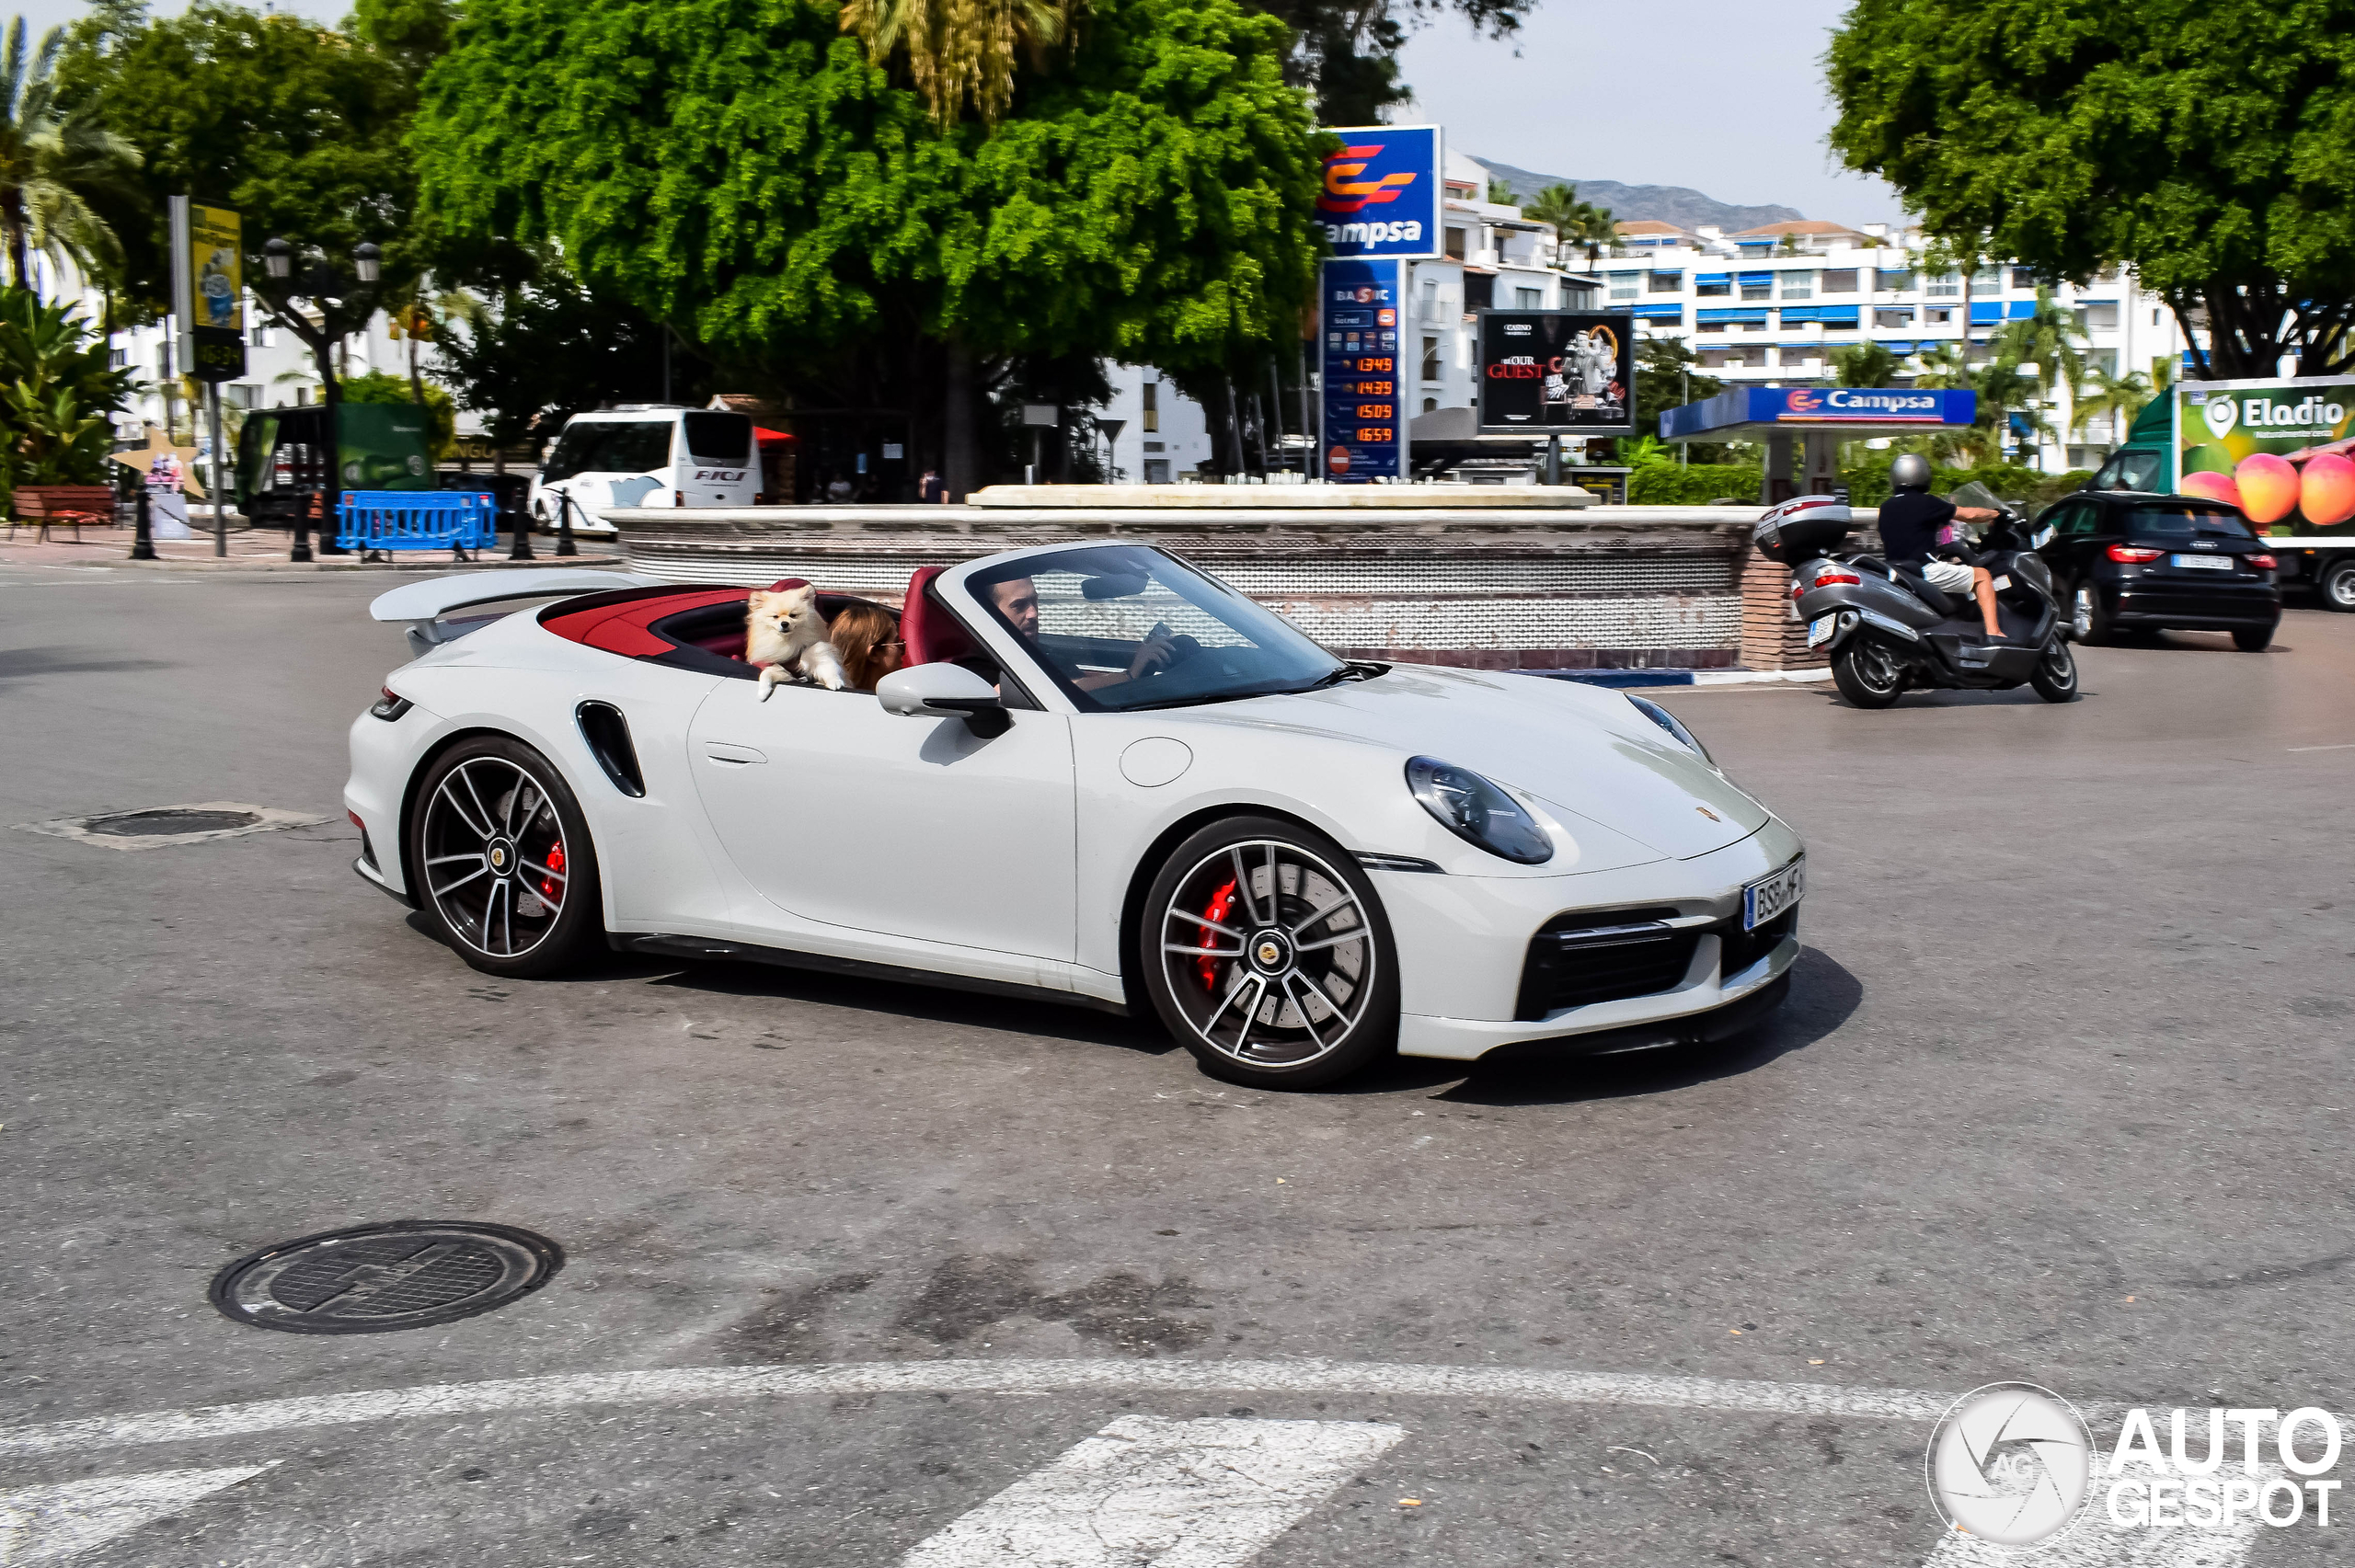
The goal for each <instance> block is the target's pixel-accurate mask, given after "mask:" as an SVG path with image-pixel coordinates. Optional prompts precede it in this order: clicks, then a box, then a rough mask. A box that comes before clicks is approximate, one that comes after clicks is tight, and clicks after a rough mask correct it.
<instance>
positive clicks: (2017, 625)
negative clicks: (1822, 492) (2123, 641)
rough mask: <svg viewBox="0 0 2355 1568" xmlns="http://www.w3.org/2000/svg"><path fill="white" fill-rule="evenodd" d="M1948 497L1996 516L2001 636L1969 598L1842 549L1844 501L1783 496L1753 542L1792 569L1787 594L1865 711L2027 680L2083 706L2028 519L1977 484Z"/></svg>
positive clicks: (1988, 555)
mask: <svg viewBox="0 0 2355 1568" xmlns="http://www.w3.org/2000/svg"><path fill="white" fill-rule="evenodd" d="M1952 499H1953V500H1954V502H1955V504H1956V505H1958V506H1963V507H1984V508H1987V509H1991V510H1993V511H1994V512H1996V513H1997V517H1996V520H1995V521H1993V522H1992V523H1990V524H1988V525H1987V528H1986V532H1984V533H1983V534H1982V536H1981V539H1980V541H1979V543H1978V544H1977V545H1976V547H1975V548H1976V550H1977V553H1978V555H1979V558H1980V564H1981V565H1982V566H1984V567H1987V569H1988V570H1989V571H1990V572H1992V573H1993V575H1994V578H1995V608H1996V624H1998V625H2000V626H2002V627H2003V629H2004V640H2003V641H2001V642H1997V643H1991V642H1989V641H1988V640H1987V635H1986V627H1985V624H1983V623H1982V620H1981V618H1980V614H1979V606H1978V605H1977V604H1976V603H1974V602H1972V601H1970V600H1968V599H1964V600H1959V601H1958V600H1957V599H1956V598H1954V597H1953V596H1951V595H1949V594H1946V593H1942V592H1940V591H1939V590H1938V589H1935V588H1932V587H1931V586H1930V585H1929V583H1928V582H1927V581H1925V580H1924V578H1922V577H1921V576H1920V575H1919V574H1918V573H1915V572H1912V571H1909V570H1907V569H1906V568H1904V567H1892V566H1890V564H1889V563H1887V562H1885V561H1883V560H1881V559H1880V558H1879V557H1878V556H1877V555H1834V554H1833V553H1832V552H1833V551H1834V550H1835V549H1836V548H1837V547H1838V546H1839V544H1841V543H1842V542H1843V541H1844V540H1845V539H1846V538H1847V537H1848V535H1849V534H1850V533H1851V532H1854V530H1855V520H1854V517H1853V516H1852V514H1851V513H1850V511H1849V509H1848V503H1847V502H1845V501H1844V500H1841V499H1839V498H1836V497H1832V496H1801V497H1798V498H1796V499H1794V500H1789V501H1786V502H1784V503H1783V504H1782V505H1781V506H1778V507H1776V508H1775V509H1773V510H1771V511H1769V512H1768V513H1767V514H1766V515H1765V516H1764V517H1763V518H1761V519H1759V521H1758V526H1757V528H1756V529H1755V531H1754V532H1753V535H1752V537H1753V538H1754V539H1755V541H1756V543H1757V545H1758V548H1759V550H1760V552H1761V553H1762V554H1763V555H1765V556H1766V558H1767V559H1768V560H1770V561H1778V562H1781V563H1782V564H1783V565H1785V566H1787V567H1790V568H1791V598H1792V599H1793V600H1794V601H1797V603H1798V616H1799V617H1800V618H1801V619H1803V620H1805V621H1806V622H1807V623H1808V634H1807V641H1808V646H1809V647H1821V648H1824V649H1825V650H1827V651H1828V652H1829V654H1830V655H1831V658H1832V681H1834V682H1835V683H1837V684H1838V686H1839V688H1840V694H1841V695H1842V696H1844V697H1845V698H1847V699H1848V701H1849V702H1851V703H1853V704H1855V705H1856V706H1857V707H1860V708H1885V707H1887V706H1889V705H1890V704H1891V703H1894V702H1895V701H1897V699H1898V698H1899V697H1901V696H1902V695H1903V694H1904V693H1905V692H1907V691H1908V690H1912V689H1917V688H1918V689H1925V690H1943V691H1995V692H2002V691H2009V690H2010V689H2011V688H2013V687H2015V686H2020V685H2028V686H2032V687H2034V688H2035V689H2036V694H2037V695H2038V696H2039V697H2042V698H2043V699H2044V700H2045V701H2046V702H2048V703H2067V702H2074V701H2075V700H2076V695H2077V661H2076V659H2075V658H2074V657H2073V656H2072V655H2071V653H2070V651H2069V626H2068V624H2067V622H2065V621H2064V620H2063V619H2062V615H2061V606H2060V603H2059V601H2058V600H2056V599H2055V598H2054V596H2053V592H2052V573H2051V570H2050V569H2049V568H2048V567H2046V566H2045V564H2044V561H2043V558H2042V557H2041V556H2039V555H2037V554H2036V552H2035V549H2034V541H2031V540H2029V539H2028V537H2027V534H2028V523H2027V521H2026V520H2025V519H2024V518H2023V517H2022V516H2021V515H2020V513H2019V512H2018V511H2017V510H2016V509H2014V508H2012V507H2010V506H2008V505H2006V504H2005V503H2004V502H2002V501H1999V500H1997V499H1996V498H1994V497H1993V496H1992V495H1990V494H1988V493H1987V491H1986V489H1985V487H1984V486H1981V485H1979V484H1977V483H1975V482H1974V483H1972V484H1970V485H1966V486H1963V487H1962V488H1961V489H1959V490H1958V491H1956V492H1955V494H1954V496H1953V498H1952Z"/></svg>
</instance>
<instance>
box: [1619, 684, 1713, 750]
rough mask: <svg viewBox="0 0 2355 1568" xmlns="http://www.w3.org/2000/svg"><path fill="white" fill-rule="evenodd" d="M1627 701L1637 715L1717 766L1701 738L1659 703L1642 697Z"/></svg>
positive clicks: (1631, 698)
mask: <svg viewBox="0 0 2355 1568" xmlns="http://www.w3.org/2000/svg"><path fill="white" fill-rule="evenodd" d="M1621 695H1623V696H1625V695H1626V693H1625V692H1622V693H1621ZM1627 701H1629V702H1630V703H1632V704H1635V707H1636V711H1637V713H1639V714H1641V715H1644V716H1645V717H1646V718H1648V719H1649V720H1651V721H1652V722H1653V723H1654V724H1656V725H1658V726H1660V727H1661V728H1662V729H1664V730H1666V731H1668V732H1669V733H1670V734H1671V735H1673V736H1674V737H1676V740H1677V744H1679V745H1681V746H1683V747H1684V748H1685V749H1686V750H1689V751H1691V752H1692V753H1693V754H1694V756H1696V757H1698V758H1700V759H1701V761H1704V762H1706V763H1708V764H1709V766H1711V767H1713V768H1714V767H1716V766H1717V759H1716V758H1715V757H1712V756H1710V755H1709V749H1708V748H1707V747H1706V746H1704V745H1702V744H1701V738H1700V737H1699V736H1697V735H1695V734H1694V733H1693V732H1692V731H1691V730H1689V729H1687V728H1685V727H1684V721H1683V720H1682V719H1680V718H1678V717H1677V716H1676V715H1674V714H1672V713H1670V712H1669V711H1668V710H1667V709H1666V708H1664V707H1661V706H1660V704H1658V703H1653V702H1647V701H1645V700H1644V699H1643V698H1641V697H1628V698H1627Z"/></svg>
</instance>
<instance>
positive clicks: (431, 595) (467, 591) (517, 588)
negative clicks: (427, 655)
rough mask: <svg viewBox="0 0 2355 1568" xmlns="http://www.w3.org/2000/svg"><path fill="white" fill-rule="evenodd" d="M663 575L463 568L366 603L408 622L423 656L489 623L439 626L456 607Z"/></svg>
mask: <svg viewBox="0 0 2355 1568" xmlns="http://www.w3.org/2000/svg"><path fill="white" fill-rule="evenodd" d="M663 580H665V579H663V578H649V577H641V576H638V574H636V573H634V572H602V571H592V570H591V569H589V568H587V567H536V568H534V569H533V570H530V571H521V572H509V571H494V572H459V573H455V574H454V575H453V576H450V577H445V578H427V579H426V580H425V581H423V582H410V583H403V584H402V585H401V586H400V587H398V588H396V589H393V590H392V591H391V592H389V593H380V594H378V595H377V596H376V597H375V598H374V599H373V600H371V601H369V604H368V614H369V618H370V619H372V620H376V621H405V622H407V623H408V646H409V648H410V650H411V651H412V652H414V653H418V654H420V655H421V654H423V653H424V652H425V651H426V650H427V649H428V648H431V647H434V646H435V645H437V644H440V643H447V642H455V641H456V640H457V639H458V638H460V637H462V636H465V635H466V633H468V632H471V631H475V630H477V628H478V626H479V625H481V624H487V622H477V623H468V624H463V625H457V626H444V625H441V624H437V623H438V622H439V621H440V619H441V618H442V616H444V615H447V614H448V613H450V612H451V611H453V610H465V609H470V608H472V607H473V606H475V605H477V604H496V603H499V602H500V601H502V600H509V599H544V598H549V597H552V596H555V595H558V594H567V595H569V594H575V593H602V592H604V591H606V590H608V589H616V588H652V587H654V586H656V585H657V584H659V583H661V582H662V581H663Z"/></svg>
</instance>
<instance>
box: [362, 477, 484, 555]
mask: <svg viewBox="0 0 2355 1568" xmlns="http://www.w3.org/2000/svg"><path fill="white" fill-rule="evenodd" d="M335 542H336V543H337V544H340V545H342V546H343V547H344V548H345V549H347V550H360V551H364V552H366V554H367V555H378V554H381V553H383V552H385V551H388V550H447V551H449V552H451V553H452V554H453V555H455V556H457V558H458V559H460V560H462V561H464V560H468V559H471V557H470V556H469V555H467V552H468V551H470V550H486V549H488V548H490V547H491V546H493V545H495V544H498V543H499V511H498V508H497V505H496V503H495V502H493V500H492V499H491V498H490V497H489V496H488V495H485V494H483V493H481V492H480V491H467V490H346V491H345V492H344V493H343V500H342V504H341V505H339V506H338V507H337V508H336V535H335Z"/></svg>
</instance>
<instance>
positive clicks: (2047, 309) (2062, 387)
mask: <svg viewBox="0 0 2355 1568" xmlns="http://www.w3.org/2000/svg"><path fill="white" fill-rule="evenodd" d="M2083 341H2084V335H2083V334H2082V333H2080V332H2079V331H2078V330H2077V318H2076V317H2075V316H2074V315H2070V314H2069V313H2068V312H2067V311H2065V310H2063V309H2062V308H2061V306H2060V305H2058V304H2056V303H2054V302H2053V299H2052V291H2051V290H2050V289H2045V288H2039V289H2038V290H2037V291H2036V306H2035V308H2034V310H2032V311H2031V312H2030V313H2029V314H2028V315H2024V316H2021V317H2020V318H2019V319H2017V320H2016V321H2009V322H2005V324H2004V327H2003V330H2001V331H1999V332H1998V333H1996V334H1995V344H1994V348H1995V359H1996V361H1997V362H1998V363H2004V362H2009V363H2010V364H2012V365H2014V366H2019V365H2029V364H2032V365H2034V366H2035V367H2036V368H2037V372H2038V373H2039V377H2040V378H2041V380H2042V382H2043V383H2044V384H2043V394H2044V395H2043V396H2042V397H2039V398H2035V399H2032V400H2030V401H2029V402H2028V404H2027V405H2026V406H2023V407H2022V408H2021V409H2019V410H2018V412H2021V413H2024V414H2028V415H2030V416H2031V419H2032V422H2033V423H2034V424H2035V425H2036V427H2037V431H2038V436H2039V441H2040V440H2041V439H2042V437H2043V436H2045V435H2050V434H2054V433H2056V432H2055V431H2054V430H2053V429H2052V425H2051V421H2050V420H2049V419H2046V418H2044V417H2043V415H2042V414H2041V413H2040V412H2039V411H2038V410H2037V408H2036V405H2037V404H2039V403H2043V404H2049V403H2050V402H2051V399H2052V398H2054V397H2056V396H2058V395H2060V394H2061V393H2062V392H2063V391H2066V392H2067V393H2069V395H2071V397H2072V398H2073V399H2074V396H2075V395H2076V390H2077V388H2078V387H2079V386H2081V385H2083V384H2084V383H2085V357H2084V356H2083V355H2082V354H2080V353H2079V352H2078V348H2079V345H2080V344H2081V343H2082V342H2083ZM2072 428H2074V420H2073V422H2072Z"/></svg>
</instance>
